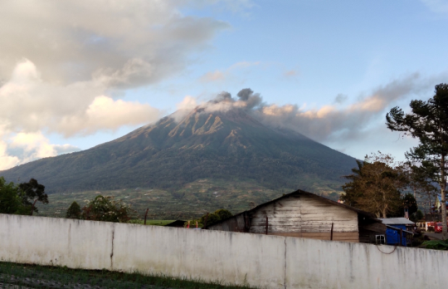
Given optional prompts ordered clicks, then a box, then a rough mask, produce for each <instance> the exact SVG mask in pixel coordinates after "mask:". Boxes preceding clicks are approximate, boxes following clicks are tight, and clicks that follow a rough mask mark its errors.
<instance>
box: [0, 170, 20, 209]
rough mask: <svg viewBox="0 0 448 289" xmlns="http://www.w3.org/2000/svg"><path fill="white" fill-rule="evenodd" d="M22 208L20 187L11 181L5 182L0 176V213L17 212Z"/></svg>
mask: <svg viewBox="0 0 448 289" xmlns="http://www.w3.org/2000/svg"><path fill="white" fill-rule="evenodd" d="M23 209H24V208H23V205H22V199H21V197H20V189H19V188H18V187H17V186H16V185H14V183H12V182H11V183H8V184H7V183H6V181H5V179H4V178H3V177H0V213H2V214H18V213H19V212H20V211H22V210H23Z"/></svg>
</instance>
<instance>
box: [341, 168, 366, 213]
mask: <svg viewBox="0 0 448 289" xmlns="http://www.w3.org/2000/svg"><path fill="white" fill-rule="evenodd" d="M356 164H357V165H358V167H357V168H353V169H352V172H353V174H351V175H348V176H345V178H346V179H349V180H351V182H348V183H346V184H344V185H343V186H342V190H344V192H345V194H344V195H342V196H341V200H342V201H344V203H346V204H347V205H349V206H352V207H358V203H357V200H359V199H360V198H362V189H361V187H360V184H361V182H360V180H361V178H362V167H363V166H364V162H362V161H360V160H356Z"/></svg>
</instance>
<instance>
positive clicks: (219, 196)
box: [36, 179, 339, 220]
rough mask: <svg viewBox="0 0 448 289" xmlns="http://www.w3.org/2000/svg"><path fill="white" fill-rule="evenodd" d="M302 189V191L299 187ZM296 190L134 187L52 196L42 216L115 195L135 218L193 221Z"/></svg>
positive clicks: (328, 191) (322, 190)
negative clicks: (132, 212)
mask: <svg viewBox="0 0 448 289" xmlns="http://www.w3.org/2000/svg"><path fill="white" fill-rule="evenodd" d="M314 187H315V190H314V193H318V194H320V195H324V196H330V197H333V198H334V197H336V198H337V195H338V194H339V192H335V191H334V189H332V188H331V187H329V186H325V185H322V186H321V187H319V185H318V184H315V186H314ZM297 189H298V188H297ZM292 191H294V189H286V188H285V189H279V190H271V189H268V188H265V187H263V186H260V185H258V184H257V183H255V182H237V183H231V184H228V183H227V182H225V181H216V180H214V181H210V180H207V179H205V180H199V181H196V182H193V183H189V184H187V185H185V186H183V188H182V189H180V190H176V191H167V190H162V189H154V188H134V189H122V190H111V191H85V192H73V193H59V194H51V195H49V196H48V199H49V202H50V203H49V204H47V205H43V204H39V203H38V209H39V213H38V214H36V215H40V216H51V217H65V212H66V210H67V208H68V207H69V206H70V204H71V203H72V202H73V201H76V202H78V203H79V204H80V206H81V207H83V206H84V205H85V204H86V203H87V202H88V201H89V200H92V199H93V198H94V197H95V196H97V195H100V194H101V195H104V196H113V197H114V198H115V199H116V200H122V201H123V202H124V203H126V204H128V205H130V206H131V208H132V209H133V211H134V214H133V218H135V219H140V220H142V219H143V218H144V214H145V211H146V209H147V208H149V210H148V217H147V218H148V220H149V219H152V220H177V219H183V220H185V219H193V218H197V217H200V216H202V215H204V214H205V213H207V212H213V211H215V210H217V209H220V208H225V209H228V210H229V211H231V212H232V213H233V214H235V213H239V212H242V211H245V210H248V209H250V208H253V207H254V206H256V205H259V204H262V203H264V202H267V201H269V200H272V199H274V198H278V197H280V196H282V195H283V194H286V193H290V192H292Z"/></svg>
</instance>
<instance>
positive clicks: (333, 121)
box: [177, 73, 435, 143]
mask: <svg viewBox="0 0 448 289" xmlns="http://www.w3.org/2000/svg"><path fill="white" fill-rule="evenodd" d="M434 83H435V82H434V80H423V79H421V78H420V76H419V74H417V73H415V74H411V75H408V76H406V77H404V78H401V79H397V80H393V81H391V82H390V83H388V84H386V85H384V86H380V87H377V88H375V89H373V90H372V91H371V92H370V93H368V94H367V95H364V96H362V97H359V98H358V100H356V101H355V102H352V103H351V104H346V105H344V106H342V105H343V104H345V103H346V102H347V101H348V100H347V99H348V96H346V95H343V94H339V95H337V96H336V98H335V100H334V103H333V104H329V105H325V106H322V107H320V108H316V109H306V108H305V107H299V106H298V105H296V104H286V105H282V106H279V105H277V104H267V103H265V102H264V101H263V99H262V97H261V95H260V94H259V93H254V92H253V91H252V90H251V89H250V88H245V89H242V90H241V91H239V92H238V93H237V95H236V97H232V95H231V94H230V93H228V92H222V93H220V94H218V95H217V96H216V97H215V98H213V99H212V100H210V101H208V102H202V103H197V102H196V100H195V99H194V98H192V97H191V96H189V97H188V98H186V99H185V100H184V102H183V103H184V104H185V107H182V108H185V110H188V109H190V110H191V109H192V108H194V107H196V106H199V107H201V108H203V109H204V110H203V111H204V112H213V111H228V110H230V109H244V110H246V111H247V112H248V113H250V114H251V115H252V116H253V117H254V118H256V119H258V120H260V121H261V122H262V123H264V124H265V125H267V126H270V127H274V128H287V129H291V130H294V131H296V132H299V133H301V134H303V135H305V136H307V137H309V138H311V139H314V140H316V141H319V142H323V143H330V142H333V141H338V142H340V143H343V142H354V141H357V140H361V139H364V138H365V137H366V135H368V134H369V132H368V131H370V130H372V128H369V126H370V125H371V124H372V122H373V121H374V120H378V119H384V116H385V114H386V112H387V111H388V109H390V108H391V107H392V106H394V105H396V104H397V102H398V101H400V100H402V99H406V98H408V97H409V96H410V95H414V94H418V93H420V92H421V91H426V90H427V89H428V88H430V87H431V86H432V85H433V84H434ZM186 104H188V105H186ZM185 114H186V113H185ZM185 114H183V115H185ZM183 115H182V116H183ZM179 118H180V116H177V119H179ZM374 130H375V131H377V130H378V129H377V128H374Z"/></svg>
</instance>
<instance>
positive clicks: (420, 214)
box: [415, 210, 425, 221]
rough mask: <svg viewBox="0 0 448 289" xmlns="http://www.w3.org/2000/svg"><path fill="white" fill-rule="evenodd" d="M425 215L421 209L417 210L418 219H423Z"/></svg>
mask: <svg viewBox="0 0 448 289" xmlns="http://www.w3.org/2000/svg"><path fill="white" fill-rule="evenodd" d="M424 217H425V215H424V214H423V212H422V211H420V210H417V212H416V213H415V219H416V221H420V220H423V218H424Z"/></svg>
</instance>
